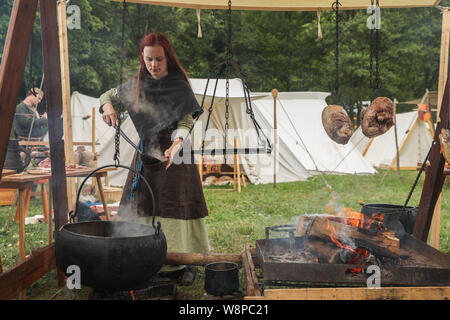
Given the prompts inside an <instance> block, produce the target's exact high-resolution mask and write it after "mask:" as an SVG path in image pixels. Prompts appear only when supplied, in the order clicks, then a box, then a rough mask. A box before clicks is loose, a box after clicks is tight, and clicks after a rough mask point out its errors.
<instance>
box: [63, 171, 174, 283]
mask: <svg viewBox="0 0 450 320" xmlns="http://www.w3.org/2000/svg"><path fill="white" fill-rule="evenodd" d="M113 166H114V167H122V168H126V169H129V170H131V171H133V172H134V173H135V174H139V175H140V177H141V179H142V180H143V181H144V183H145V184H146V185H147V187H148V189H149V191H150V194H151V196H152V200H153V221H152V225H146V224H138V223H130V222H124V221H89V222H78V223H73V222H74V220H75V217H76V214H77V210H78V199H79V197H80V193H81V189H82V187H83V185H84V183H85V182H86V180H87V179H89V178H90V177H91V176H92V175H93V174H94V173H95V172H97V171H98V170H100V169H103V168H106V167H113ZM155 207H156V206H155V200H154V196H153V192H152V189H151V188H150V184H149V183H148V181H147V180H146V179H145V178H144V177H143V176H142V175H141V174H140V173H138V172H136V171H134V170H133V169H131V168H129V167H126V166H123V165H106V166H103V167H100V168H97V169H96V170H94V171H93V172H92V173H91V174H89V175H88V176H87V177H86V178H85V179H84V181H83V183H82V184H81V186H80V188H79V190H78V194H77V202H76V208H75V213H74V214H72V213H70V221H71V223H68V224H66V225H64V226H63V227H62V228H61V229H60V231H59V233H58V235H57V237H56V241H55V250H56V251H55V254H56V265H57V266H58V267H59V268H60V269H61V270H62V271H63V272H65V273H66V275H67V276H70V275H72V273H70V272H67V271H68V270H67V268H68V267H69V266H71V265H74V266H78V267H79V268H80V275H81V284H82V285H85V286H89V287H93V288H95V289H97V290H131V289H136V288H139V287H140V286H142V285H143V284H145V282H147V281H148V280H149V279H150V278H151V277H152V276H154V275H155V274H156V273H157V272H158V271H159V270H160V269H161V267H162V266H163V265H164V263H165V260H166V256H167V242H166V238H165V236H164V233H163V231H162V230H161V224H160V223H159V222H158V224H157V226H155ZM69 271H71V270H69Z"/></svg>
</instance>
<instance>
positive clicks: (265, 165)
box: [71, 79, 376, 186]
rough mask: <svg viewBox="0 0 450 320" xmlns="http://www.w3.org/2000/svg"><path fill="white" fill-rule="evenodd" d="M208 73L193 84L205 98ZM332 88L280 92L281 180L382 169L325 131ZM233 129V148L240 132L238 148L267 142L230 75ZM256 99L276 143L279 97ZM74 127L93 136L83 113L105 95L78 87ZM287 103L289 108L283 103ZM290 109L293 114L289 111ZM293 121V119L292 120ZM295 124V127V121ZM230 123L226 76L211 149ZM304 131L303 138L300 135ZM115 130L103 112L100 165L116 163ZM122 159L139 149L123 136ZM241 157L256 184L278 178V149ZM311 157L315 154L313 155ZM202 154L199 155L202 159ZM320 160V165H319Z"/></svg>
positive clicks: (195, 138)
mask: <svg viewBox="0 0 450 320" xmlns="http://www.w3.org/2000/svg"><path fill="white" fill-rule="evenodd" d="M206 82H207V80H206V79H191V86H192V89H193V91H194V93H195V94H196V97H197V100H198V101H199V103H202V99H203V96H204V93H205V86H206ZM214 86H215V80H210V83H209V86H208V91H207V93H206V95H205V100H204V108H205V112H204V113H203V114H202V116H201V117H200V119H199V120H198V121H197V123H196V125H195V128H194V130H193V131H192V134H191V141H192V143H193V149H195V150H199V149H200V145H201V140H202V139H203V134H204V128H205V127H206V121H207V117H208V109H209V107H210V104H211V99H212V97H213V95H214ZM327 95H328V93H321V92H294V93H280V94H279V96H278V106H279V107H278V109H279V112H278V115H277V117H278V137H279V138H278V144H277V167H276V168H277V182H292V181H302V180H305V179H306V178H308V177H309V176H311V175H312V174H314V173H317V171H322V172H328V173H340V174H372V173H375V172H376V171H375V170H374V169H373V168H372V167H371V166H370V165H369V164H368V163H367V162H366V161H365V160H364V159H363V158H362V156H361V154H360V152H359V151H358V150H357V149H356V148H354V147H353V145H352V144H351V143H349V144H347V145H345V146H342V145H339V144H336V143H334V142H333V141H332V140H331V139H330V138H329V137H328V136H327V135H326V133H325V131H324V129H323V127H322V123H321V113H322V110H323V108H324V107H325V106H326V102H325V97H326V96H327ZM229 97H230V106H229V112H230V116H229V131H228V148H233V140H234V137H236V138H237V141H238V148H257V147H261V146H262V145H261V144H260V143H258V141H259V142H263V141H265V138H264V135H263V134H262V133H261V134H260V137H261V138H262V139H260V140H258V137H257V134H256V130H255V128H254V124H253V122H252V120H251V118H250V115H249V114H247V112H246V105H245V98H244V93H243V88H242V83H241V81H240V80H239V79H230V86H229ZM252 105H253V111H254V115H255V119H256V120H257V122H258V123H259V125H260V126H261V128H262V131H261V132H263V133H264V134H265V136H267V137H268V139H269V141H270V143H271V144H272V145H273V141H274V137H273V130H272V129H273V98H272V96H271V94H270V93H255V94H252ZM71 106H72V117H73V128H76V129H75V130H74V133H73V137H74V140H75V141H89V140H90V139H91V132H92V121H91V119H87V120H83V117H86V116H87V115H91V114H92V107H95V108H98V106H99V100H98V99H97V98H93V97H88V96H85V95H82V94H80V93H78V92H74V93H73V95H72V100H71ZM281 108H283V109H281ZM284 111H286V112H287V114H286V113H285V112H284ZM291 121H292V123H291ZM292 124H294V125H295V128H294V127H293V126H292ZM224 128H225V80H224V79H220V80H219V82H218V85H217V89H216V93H215V95H214V105H213V112H212V114H211V119H210V124H209V126H208V134H207V135H206V138H205V150H211V149H215V150H218V151H219V150H222V149H223V146H224V131H225V130H224ZM122 130H123V131H124V132H125V133H126V134H127V136H129V137H130V138H131V139H132V140H133V141H134V142H135V144H137V143H138V135H137V133H136V130H135V129H134V126H133V124H132V122H131V121H130V119H126V120H125V121H124V122H123V123H122ZM297 132H298V133H299V134H300V138H299V137H298V136H297ZM114 133H115V130H114V129H113V128H111V127H108V126H107V125H106V124H105V123H104V122H103V121H102V119H101V118H100V117H99V114H98V113H97V120H96V140H97V141H98V142H99V143H100V145H99V146H98V147H97V152H98V153H99V154H100V157H99V159H98V166H101V165H105V164H111V163H113V155H114ZM120 154H121V157H120V161H121V164H124V165H129V164H130V163H131V158H132V157H131V156H130V155H132V154H134V149H133V148H132V147H131V146H130V145H129V144H128V143H127V142H125V141H124V140H123V139H122V138H121V143H120ZM238 157H239V163H240V164H241V166H242V168H243V169H244V171H245V172H246V174H247V176H248V178H249V179H250V181H251V182H252V183H254V184H258V183H271V182H272V181H273V172H274V169H273V154H265V153H262V154H240V155H239V156H238ZM311 157H312V159H313V160H311ZM197 159H198V158H196V163H197V161H198V160H197ZM205 159H206V160H209V161H213V162H215V163H224V156H223V155H216V156H205ZM227 163H228V164H231V165H232V164H233V155H228V156H227ZM316 166H317V168H316ZM126 174H127V172H126V170H124V169H120V170H118V172H113V173H110V175H109V176H110V179H109V181H110V184H111V185H116V186H117V185H123V184H124V182H125V177H126Z"/></svg>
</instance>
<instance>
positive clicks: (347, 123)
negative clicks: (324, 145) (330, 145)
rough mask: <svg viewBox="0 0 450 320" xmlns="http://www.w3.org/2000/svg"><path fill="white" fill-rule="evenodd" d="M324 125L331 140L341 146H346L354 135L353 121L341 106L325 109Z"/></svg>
mask: <svg viewBox="0 0 450 320" xmlns="http://www.w3.org/2000/svg"><path fill="white" fill-rule="evenodd" d="M322 125H323V127H324V129H325V132H326V133H327V135H328V136H329V137H330V138H331V140H333V141H334V142H336V143H339V144H346V143H347V142H348V140H349V139H350V137H351V136H352V134H353V123H352V120H351V119H350V117H349V116H348V114H347V112H346V111H345V109H344V108H343V107H341V106H337V105H329V106H327V107H325V109H323V111H322Z"/></svg>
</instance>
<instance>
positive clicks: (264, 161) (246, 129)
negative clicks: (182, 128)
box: [191, 79, 311, 184]
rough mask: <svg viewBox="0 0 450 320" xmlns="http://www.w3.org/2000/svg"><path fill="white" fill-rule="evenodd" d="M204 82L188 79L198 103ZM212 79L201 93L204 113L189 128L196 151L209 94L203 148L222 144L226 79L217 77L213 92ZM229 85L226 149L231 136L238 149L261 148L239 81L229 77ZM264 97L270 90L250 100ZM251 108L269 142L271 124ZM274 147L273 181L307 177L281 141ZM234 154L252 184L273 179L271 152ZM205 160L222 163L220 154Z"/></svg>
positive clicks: (230, 162) (219, 146) (271, 135)
mask: <svg viewBox="0 0 450 320" xmlns="http://www.w3.org/2000/svg"><path fill="white" fill-rule="evenodd" d="M206 82H207V80H206V79H191V85H192V89H193V91H194V92H195V94H196V96H197V99H198V100H199V103H201V101H202V98H203V95H204V91H205V87H206ZM215 82H216V80H215V79H213V80H210V83H209V85H208V91H207V93H206V95H205V102H204V108H205V112H204V113H203V114H202V116H201V117H200V119H199V120H198V121H197V123H196V126H195V128H194V130H193V135H192V140H193V142H194V149H197V150H199V149H200V143H201V139H202V138H203V133H204V129H205V127H206V122H207V117H208V114H209V112H208V109H209V107H210V105H211V100H212V97H213V96H214V105H213V112H212V113H211V119H210V123H209V125H208V134H207V136H206V137H205V150H210V149H216V150H220V149H223V146H224V132H225V130H224V129H225V97H226V89H225V82H226V80H224V79H219V81H218V85H217V89H216V93H215V95H214V86H215ZM229 84H230V85H229V97H230V107H229V112H230V116H229V132H228V144H227V148H233V147H234V145H233V141H234V137H236V138H237V143H238V148H257V147H261V146H262V142H263V141H265V140H266V139H265V138H264V136H263V135H262V134H261V135H260V137H261V140H258V136H257V133H256V130H255V126H254V124H253V122H252V120H251V118H250V115H249V114H247V112H246V105H245V97H244V92H243V87H242V82H241V80H240V79H230V83H229ZM266 96H270V93H261V94H256V95H252V98H251V100H252V102H253V103H255V101H259V100H260V99H263V98H264V97H266ZM253 110H254V112H255V117H256V120H257V121H258V123H259V124H260V126H261V127H262V132H264V134H265V135H266V136H267V138H268V139H269V142H270V143H271V144H273V132H272V130H271V129H272V126H270V125H268V124H267V123H263V122H261V121H262V120H263V119H261V116H259V114H258V111H257V110H255V107H254V106H253ZM211 129H212V130H211ZM277 148H278V150H277V151H278V152H277V154H278V155H277V159H278V161H277V167H276V169H277V182H292V181H301V180H305V179H306V178H308V177H309V176H311V174H310V173H308V171H307V170H306V168H305V167H304V166H303V164H302V163H301V162H300V160H299V159H298V158H297V157H296V155H295V154H294V153H293V151H292V150H290V148H289V146H288V145H286V143H285V142H284V141H283V140H281V141H280V143H279V146H278V147H277ZM238 157H239V163H240V164H241V165H242V167H243V169H244V171H245V172H246V174H247V177H248V178H249V180H250V181H251V182H252V183H254V184H258V183H271V182H273V173H274V168H273V155H272V154H267V153H266V154H264V153H263V154H240V155H239V156H238ZM206 159H207V160H210V161H214V162H216V163H224V156H223V155H222V156H214V157H212V156H208V157H206ZM227 164H233V155H228V156H227Z"/></svg>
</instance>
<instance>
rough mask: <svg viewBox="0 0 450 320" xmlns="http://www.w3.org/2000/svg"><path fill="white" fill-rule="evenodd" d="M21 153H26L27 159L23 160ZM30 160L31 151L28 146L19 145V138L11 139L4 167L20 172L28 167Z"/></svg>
mask: <svg viewBox="0 0 450 320" xmlns="http://www.w3.org/2000/svg"><path fill="white" fill-rule="evenodd" d="M21 153H24V154H25V159H24V160H23V161H22V157H21V156H20V154H21ZM30 161H31V156H30V152H29V151H28V150H27V149H26V148H24V147H22V146H20V145H19V140H16V139H11V140H9V141H8V150H7V153H6V158H5V163H4V165H3V168H5V169H11V170H16V171H17V173H20V172H22V171H23V170H25V168H26V167H28V165H29V164H30Z"/></svg>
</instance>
